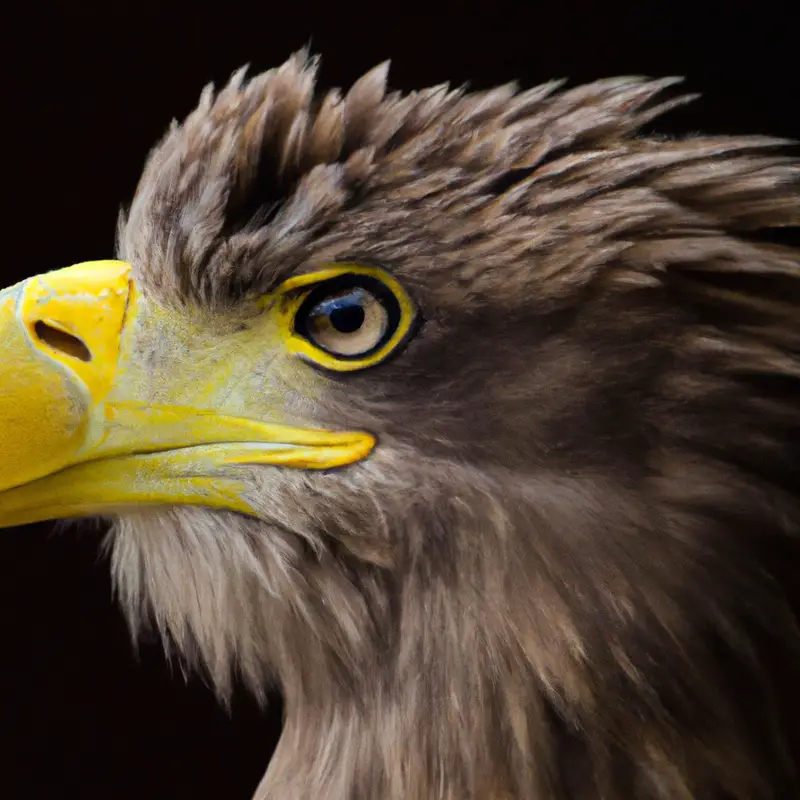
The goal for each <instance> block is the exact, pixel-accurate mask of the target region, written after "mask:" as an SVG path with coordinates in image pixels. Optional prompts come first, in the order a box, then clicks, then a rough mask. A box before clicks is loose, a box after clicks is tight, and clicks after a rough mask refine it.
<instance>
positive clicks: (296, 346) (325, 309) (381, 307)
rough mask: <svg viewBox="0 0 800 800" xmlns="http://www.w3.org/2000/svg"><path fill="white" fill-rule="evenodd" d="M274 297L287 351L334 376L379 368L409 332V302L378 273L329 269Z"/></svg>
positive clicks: (283, 288) (290, 283)
mask: <svg viewBox="0 0 800 800" xmlns="http://www.w3.org/2000/svg"><path fill="white" fill-rule="evenodd" d="M278 294H279V295H282V300H283V302H282V303H281V308H282V310H281V312H280V313H281V316H282V322H283V326H284V330H285V333H286V335H287V343H288V345H289V348H290V350H292V351H293V352H295V353H297V354H299V355H300V356H301V357H303V358H304V359H305V360H307V361H311V362H313V363H315V364H317V365H319V366H321V367H324V368H326V369H330V370H333V371H336V372H352V371H355V370H359V369H364V368H366V367H371V366H374V365H375V364H379V363H381V362H382V361H384V360H385V359H386V358H387V357H388V356H389V355H390V354H392V353H394V352H396V351H397V350H398V348H399V347H400V346H401V345H402V344H403V343H404V342H405V341H407V339H408V337H409V336H410V334H411V332H412V331H413V328H414V322H415V317H416V313H415V309H414V305H413V303H412V301H411V299H410V297H409V296H408V294H407V293H406V292H405V290H404V289H403V287H402V286H401V285H400V284H399V283H398V282H397V281H396V280H395V279H394V278H392V277H391V276H390V275H388V274H387V273H386V272H384V271H383V270H381V269H378V268H373V267H363V266H360V265H350V264H346V265H340V264H336V265H332V266H331V267H330V268H328V269H325V270H321V271H320V272H315V273H311V274H309V275H301V276H298V277H296V278H291V279H290V280H288V281H286V282H285V283H284V284H283V285H282V286H281V287H280V288H279V289H278Z"/></svg>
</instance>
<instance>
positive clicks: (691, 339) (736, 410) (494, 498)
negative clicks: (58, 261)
mask: <svg viewBox="0 0 800 800" xmlns="http://www.w3.org/2000/svg"><path fill="white" fill-rule="evenodd" d="M318 66H319V64H318V58H317V57H316V56H315V55H312V54H311V53H310V52H309V51H308V50H303V51H300V52H297V53H295V54H294V55H292V56H291V57H290V58H289V59H288V60H287V61H286V62H285V63H284V64H282V65H281V66H279V67H277V68H275V69H272V70H269V71H267V72H264V73H262V74H256V75H250V74H249V72H248V71H247V70H240V71H238V72H236V73H235V74H234V75H233V77H232V78H231V80H230V81H229V82H228V83H227V84H226V85H225V86H224V87H223V88H221V89H220V90H216V89H214V87H213V86H209V87H207V88H206V89H205V90H204V91H203V92H202V95H201V98H200V101H199V104H198V105H197V107H196V108H195V110H194V111H192V112H191V113H190V114H189V115H188V117H187V118H186V119H185V120H184V121H183V122H182V123H180V124H179V123H177V122H173V123H172V125H171V127H170V128H169V129H168V131H167V132H166V134H165V135H164V137H163V139H162V140H161V142H160V143H159V144H158V145H157V146H156V147H155V149H154V150H153V151H152V152H151V154H150V155H149V157H148V160H147V163H146V166H145V168H144V171H143V174H142V177H141V180H140V182H139V185H138V188H137V190H136V192H135V195H134V197H133V199H132V201H131V203H130V205H129V207H128V208H127V209H126V211H124V212H123V213H122V215H121V218H120V222H119V227H118V237H117V238H118V247H117V253H116V254H115V255H116V257H117V260H107V261H90V262H85V263H80V264H77V265H74V266H71V267H67V268H63V269H55V270H54V271H53V272H49V273H46V274H42V275H38V276H35V277H32V278H29V279H27V280H24V281H23V282H21V283H19V284H17V285H15V286H12V287H10V288H8V289H5V290H4V291H3V292H2V293H0V430H1V431H2V435H1V436H0V526H3V527H8V526H18V525H24V524H27V523H31V522H35V521H43V520H55V519H76V518H86V517H93V518H101V519H104V520H108V521H109V522H110V526H109V528H108V533H107V538H105V539H104V540H103V544H104V546H105V548H106V552H107V554H108V559H109V563H110V568H111V570H112V573H113V577H114V581H115V586H116V593H117V594H118V597H119V601H120V603H121V606H122V608H123V609H124V611H125V613H126V616H127V618H128V620H129V622H130V626H131V630H132V634H133V636H134V637H137V636H138V635H139V634H141V633H142V632H143V631H145V630H154V631H157V632H158V633H159V634H160V636H161V638H162V639H163V642H164V645H165V647H166V648H167V649H168V651H169V653H170V654H176V655H177V656H179V657H180V658H181V659H183V661H184V663H185V664H186V665H187V668H191V669H196V670H198V671H200V672H202V673H203V674H204V675H205V676H206V678H207V680H208V681H209V682H210V683H211V684H213V686H214V687H215V689H216V691H217V692H218V693H219V696H220V698H221V700H222V701H224V700H225V698H226V697H227V696H228V695H229V694H230V692H231V690H232V687H233V686H234V685H235V684H237V683H244V684H245V685H246V686H248V687H249V689H250V690H251V691H252V692H253V693H254V694H255V695H256V696H258V697H263V696H264V695H265V692H266V690H267V689H268V688H271V687H275V688H277V689H278V690H279V691H280V693H281V695H282V697H283V699H284V703H285V711H284V715H285V718H284V724H283V730H282V735H281V739H280V742H279V744H278V746H277V749H276V751H275V752H274V754H273V756H272V758H271V760H270V761H269V764H268V768H267V771H266V774H265V776H264V778H263V781H262V782H261V784H260V786H259V788H258V789H257V793H256V798H257V800H301V799H302V800H307V799H308V798H314V800H600V799H601V798H602V800H690V799H692V798H697V799H698V800H785V798H789V797H800V777H799V776H798V766H800V722H798V720H800V691H799V690H798V686H799V685H800V633H798V609H800V591H798V587H800V581H798V577H799V576H798V571H799V570H798V567H799V566H800V548H798V537H799V536H800V403H798V398H799V397H800V394H799V391H800V252H798V250H797V249H796V248H793V246H792V244H791V242H788V241H786V237H785V235H784V234H783V233H781V229H787V228H791V227H792V226H795V225H798V224H800V180H799V179H798V177H799V175H800V162H798V160H797V159H796V157H794V156H792V155H791V154H789V153H790V151H789V149H788V148H787V144H788V143H787V142H785V141H783V140H780V139H776V138H770V137H766V136H718V135H713V136H711V135H701V134H692V135H690V136H684V137H678V138H675V137H673V138H669V137H664V136H657V135H654V134H652V133H648V132H647V129H648V128H649V127H650V125H651V123H652V122H653V120H654V119H655V118H656V117H657V116H659V115H661V114H662V113H664V112H666V111H668V110H670V109H672V108H675V107H676V106H679V105H681V104H682V103H685V102H687V101H688V100H690V99H692V96H690V95H686V94H675V93H673V92H671V91H669V90H670V88H671V87H673V86H674V85H676V84H677V83H678V81H677V79H671V78H670V79H651V78H645V77H620V78H614V79H609V80H598V81H595V82H591V83H587V84H584V85H578V86H573V87H568V86H564V85H562V84H560V83H558V82H550V83H546V84H544V85H540V86H536V87H534V88H531V89H527V90H522V89H520V88H519V87H518V86H517V85H515V84H509V85H503V86H498V87H496V88H493V89H490V90H482V91H477V90H471V89H468V88H465V87H461V88H455V89H453V88H451V87H450V86H449V85H441V86H434V87H432V88H428V89H424V90H421V91H413V92H405V93H404V92H399V91H393V90H391V89H390V88H388V84H387V69H388V67H387V65H386V64H382V65H380V66H378V67H376V68H374V69H372V70H371V71H369V72H367V73H366V74H364V75H363V76H362V77H360V78H359V79H358V80H357V81H355V83H354V84H353V85H352V86H351V87H350V88H349V89H347V90H346V91H341V90H327V91H325V90H322V89H320V88H319V87H318V77H317V75H318ZM267 756H268V754H267V753H265V761H266V760H267Z"/></svg>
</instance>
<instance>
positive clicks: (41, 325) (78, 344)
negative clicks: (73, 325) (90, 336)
mask: <svg viewBox="0 0 800 800" xmlns="http://www.w3.org/2000/svg"><path fill="white" fill-rule="evenodd" d="M33 332H34V333H35V334H36V336H37V337H38V338H39V340H40V341H42V342H44V343H45V344H46V345H48V346H49V347H52V348H53V350H58V351H59V352H60V353H64V355H68V356H71V357H72V358H77V359H78V360H79V361H86V362H89V361H91V360H92V354H91V353H90V352H89V348H88V347H87V346H86V345H85V344H84V343H83V342H82V341H81V340H80V339H79V338H78V337H77V336H73V335H72V334H71V333H67V332H66V331H62V330H60V329H59V328H54V327H53V326H52V325H48V324H47V323H46V322H42V320H39V321H38V322H35V323H34V325H33Z"/></svg>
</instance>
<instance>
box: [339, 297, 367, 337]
mask: <svg viewBox="0 0 800 800" xmlns="http://www.w3.org/2000/svg"><path fill="white" fill-rule="evenodd" d="M365 318H366V314H365V312H364V307H363V306H361V305H355V304H352V305H346V306H343V307H341V308H335V309H334V310H333V311H332V312H331V315H330V321H331V325H332V326H333V327H334V328H335V329H336V330H337V331H339V333H355V332H356V331H357V330H359V328H361V326H362V325H363V324H364V319H365Z"/></svg>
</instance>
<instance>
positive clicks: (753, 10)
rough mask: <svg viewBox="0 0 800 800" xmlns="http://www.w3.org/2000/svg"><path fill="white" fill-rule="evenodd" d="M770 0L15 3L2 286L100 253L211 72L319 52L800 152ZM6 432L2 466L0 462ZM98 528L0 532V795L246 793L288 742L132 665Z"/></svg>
mask: <svg viewBox="0 0 800 800" xmlns="http://www.w3.org/2000/svg"><path fill="white" fill-rule="evenodd" d="M790 5H791V4H790V3H789V2H786V3H785V4H778V3H776V2H771V3H767V2H761V3H741V6H738V5H737V4H735V3H718V4H717V3H709V2H702V1H699V2H696V3H694V4H692V5H688V6H680V5H678V4H676V3H674V2H638V3H614V2H575V0H562V2H557V3H555V4H544V3H535V2H530V1H529V2H527V3H525V4H524V7H525V11H524V12H522V11H520V10H513V6H512V4H510V3H508V2H491V0H487V2H485V3H484V4H482V5H476V6H474V7H472V6H469V5H468V4H465V3H463V2H462V3H455V2H452V3H449V4H447V3H436V2H429V3H426V4H424V5H420V6H419V7H414V6H412V5H409V4H408V3H402V4H399V5H398V4H394V5H393V4H391V3H371V4H358V3H344V2H335V0H328V2H325V3H319V4H314V3H309V2H294V3H288V2H286V0H284V2H282V3H270V2H267V0H262V1H261V2H260V3H258V4H253V3H242V2H235V0H228V2H220V0H209V4H208V5H204V4H203V2H202V0H199V1H198V2H196V3H193V4H189V3H169V2H165V3H163V4H153V5H152V6H150V7H148V5H147V4H145V3H142V2H122V1H121V0H115V1H112V2H108V3H105V4H102V5H101V4H82V3H63V4H50V5H42V4H36V3H27V4H21V3H12V4H9V7H8V8H4V9H3V11H2V21H1V22H0V75H1V76H2V82H3V83H2V104H1V105H0V114H1V115H2V116H0V146H1V147H2V149H0V158H1V159H2V160H1V161H0V164H1V165H2V166H1V167H0V169H2V185H1V186H0V203H1V204H2V209H3V216H2V220H3V227H2V241H3V247H2V251H0V285H6V284H10V283H14V282H15V281H16V280H19V279H21V278H23V277H26V276H28V275H32V274H34V273H37V272H42V271H46V270H50V269H54V268H57V267H61V266H66V265H68V264H71V263H74V262H78V261H84V260H91V259H96V258H104V257H109V256H112V255H113V243H114V228H115V222H116V216H117V212H118V209H119V206H120V205H121V204H123V203H127V202H128V201H129V200H130V197H131V195H132V192H133V189H134V187H135V184H136V180H137V178H138V174H139V170H140V168H141V166H142V162H143V160H144V158H145V155H146V154H147V151H148V150H149V148H150V147H151V146H152V145H153V144H154V143H155V141H156V139H157V138H158V137H160V135H161V134H162V133H163V131H164V130H165V128H166V126H167V124H168V123H169V121H170V119H171V118H172V117H173V116H177V117H179V118H180V117H182V116H183V115H185V114H186V113H187V112H188V111H190V110H191V108H192V107H193V105H194V103H195V102H196V100H197V97H198V95H199V92H200V89H201V88H202V86H203V85H204V84H205V83H206V82H208V81H209V80H214V81H216V82H217V83H220V82H222V81H224V80H226V79H227V78H228V76H229V75H230V73H231V72H232V71H233V70H234V69H235V68H237V67H238V66H240V65H242V64H244V63H250V64H251V65H252V68H253V70H261V69H265V68H268V67H271V66H274V65H276V64H277V63H280V62H281V61H283V60H284V59H285V58H286V56H288V55H289V54H290V53H291V52H292V51H293V50H294V49H297V48H298V47H300V46H302V45H304V44H306V43H308V42H309V41H310V42H311V44H312V46H313V49H314V50H315V51H317V52H320V53H322V54H323V57H324V60H323V68H322V75H321V79H322V82H323V83H324V84H326V85H338V86H346V85H348V84H349V83H351V82H352V81H353V80H354V79H355V78H357V77H358V76H359V75H360V74H361V73H362V72H364V71H365V70H366V69H368V68H369V67H371V66H373V65H375V64H376V63H378V62H380V61H383V60H385V59H387V58H391V59H392V61H393V67H392V72H391V83H392V84H393V85H394V86H395V87H397V88H404V89H411V88H415V87H419V86H422V85H430V84H433V83H439V82H442V81H445V80H451V81H452V82H453V83H462V82H464V81H469V82H470V84H471V85H473V86H476V87H486V86H490V85H492V84H495V83H499V82H506V81H508V80H512V79H519V80H520V81H521V82H522V83H523V84H526V85H531V84H534V83H538V82H541V81H544V80H547V79H550V78H553V77H568V78H570V79H571V80H572V81H573V82H578V81H583V80H589V79H593V78H598V77H605V76H609V75H614V74H631V73H633V74H648V75H653V76H662V75H676V74H677V75H685V76H686V77H687V79H688V81H687V88H688V89H689V90H691V91H699V92H702V93H703V95H704V97H703V99H702V100H700V101H699V102H696V103H695V104H693V105H692V106H691V107H689V108H687V109H685V110H681V111H679V112H675V113H673V114H672V115H670V116H669V117H668V118H666V119H664V120H662V121H660V122H659V124H658V127H659V129H660V130H663V131H664V132H667V133H681V132H691V131H695V130H698V131H699V130H702V131H705V132H728V133H768V134H774V135H783V136H789V137H794V138H800V123H799V122H798V119H797V111H796V109H797V106H798V103H799V102H800V101H799V100H798V98H799V97H800V92H799V91H798V83H799V81H798V79H799V78H800V67H798V61H797V50H798V47H797V42H798V34H797V28H796V26H795V25H793V24H792V23H791V22H790V20H789V17H790V14H789V6H790ZM2 436H3V432H2V431H0V457H1V455H2ZM98 541H99V534H98V531H97V528H96V527H93V526H90V525H89V526H83V527H78V528H75V527H71V528H69V529H68V530H67V531H65V532H62V533H54V532H53V529H52V528H51V527H49V526H45V525H39V526H31V527H29V528H26V529H20V530H6V531H0V797H2V798H4V800H17V798H44V797H48V798H49V797H75V798H86V799H87V800H91V799H93V798H109V800H110V799H111V798H116V799H118V800H125V798H152V799H153V800H156V799H158V798H164V800H166V799H167V798H169V800H181V799H182V798H192V799H193V800H202V798H219V797H225V798H227V799H228V800H237V798H241V799H242V800H246V798H249V797H250V795H251V793H252V791H253V790H254V788H255V786H256V784H257V783H258V781H259V779H260V777H261V775H262V773H263V771H264V768H265V767H266V764H267V761H268V758H269V754H270V752H271V749H272V747H274V743H275V740H276V737H277V735H278V733H279V728H280V700H279V698H275V700H274V702H273V704H272V707H271V710H270V711H269V712H266V713H263V714H260V713H259V712H258V710H257V709H256V708H255V707H254V705H253V704H252V703H251V702H250V701H249V700H248V699H247V697H245V696H244V695H243V694H241V695H240V696H238V697H237V698H236V701H235V703H234V707H233V711H232V713H231V714H230V715H228V714H227V713H226V712H224V711H223V710H221V709H220V708H219V707H218V705H217V704H216V702H215V700H214V698H213V696H212V695H211V693H210V691H209V690H208V689H207V688H206V687H204V686H203V685H202V684H201V683H200V682H199V681H197V680H190V681H189V682H188V684H187V683H186V682H185V681H184V680H183V678H182V676H181V673H180V670H179V669H178V668H177V667H175V666H173V667H170V665H168V664H167V663H166V661H165V660H164V658H163V657H162V655H161V652H160V650H159V649H158V647H157V646H156V645H152V644H151V645H146V646H144V647H143V648H142V649H141V651H140V653H139V655H138V656H136V655H135V654H134V651H133V649H132V647H131V645H130V642H129V639H128V635H127V632H126V629H125V626H124V624H123V621H122V618H121V616H120V614H119V612H118V610H117V608H116V607H115V605H114V604H113V602H112V599H111V590H110V584H109V579H108V570H107V566H106V564H104V563H103V561H102V559H101V558H100V556H99V551H98Z"/></svg>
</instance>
